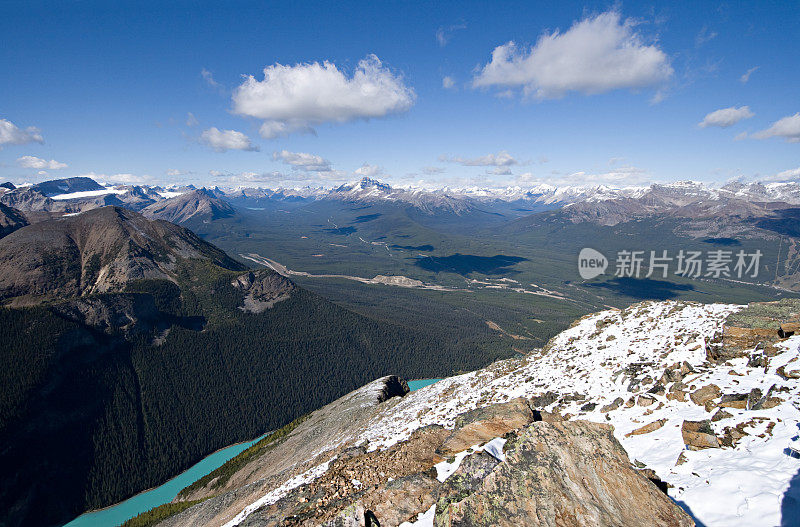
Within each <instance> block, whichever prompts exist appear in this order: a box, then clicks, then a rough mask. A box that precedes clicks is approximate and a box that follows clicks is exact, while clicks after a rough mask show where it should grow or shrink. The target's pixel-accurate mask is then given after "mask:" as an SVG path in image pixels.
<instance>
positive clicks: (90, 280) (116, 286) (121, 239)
mask: <svg viewBox="0 0 800 527" xmlns="http://www.w3.org/2000/svg"><path fill="white" fill-rule="evenodd" d="M191 258H205V259H209V260H211V261H212V262H213V263H215V264H217V265H219V266H221V267H224V268H226V269H231V270H242V269H244V267H243V266H242V265H241V264H239V263H237V262H235V261H234V260H232V259H231V258H229V257H228V256H227V255H226V254H225V253H224V252H222V251H220V250H219V249H217V248H216V247H214V246H212V245H210V244H208V243H206V242H204V241H202V240H201V239H200V238H198V237H197V236H196V235H194V234H193V233H192V232H190V231H188V230H186V229H183V228H182V227H178V226H177V225H173V224H171V223H167V222H164V221H150V220H148V219H147V218H145V217H144V216H142V215H141V214H138V213H136V212H133V211H130V210H126V209H121V208H117V207H103V208H99V209H95V210H90V211H87V212H84V213H82V214H79V215H77V216H68V217H63V218H59V219H54V220H48V221H43V222H40V223H35V224H33V225H28V226H26V227H23V228H21V229H18V230H17V231H15V232H13V233H12V234H10V235H8V236H6V237H4V238H3V239H2V240H0V302H4V303H9V302H10V303H13V304H15V305H22V304H30V303H37V302H38V301H41V300H44V299H48V298H67V297H72V296H79V295H82V294H88V293H101V292H115V291H121V290H122V289H124V287H125V284H126V283H127V282H128V281H130V280H135V279H172V278H173V277H174V273H175V271H176V264H177V263H178V261H179V260H180V259H191Z"/></svg>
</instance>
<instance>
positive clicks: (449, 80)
mask: <svg viewBox="0 0 800 527" xmlns="http://www.w3.org/2000/svg"><path fill="white" fill-rule="evenodd" d="M455 85H456V81H455V80H453V77H444V78H442V88H444V89H445V90H449V89H450V88H452V87H453V86H455Z"/></svg>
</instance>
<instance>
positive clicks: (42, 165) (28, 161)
mask: <svg viewBox="0 0 800 527" xmlns="http://www.w3.org/2000/svg"><path fill="white" fill-rule="evenodd" d="M17 164H18V165H19V166H21V167H23V168H35V169H38V170H59V169H61V168H67V166H68V165H67V164H66V163H60V162H58V161H56V160H55V159H51V160H50V161H48V160H47V159H42V158H40V157H34V156H22V157H20V158H17Z"/></svg>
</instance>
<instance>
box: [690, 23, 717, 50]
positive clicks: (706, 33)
mask: <svg viewBox="0 0 800 527" xmlns="http://www.w3.org/2000/svg"><path fill="white" fill-rule="evenodd" d="M715 38H717V32H716V31H711V30H710V29H708V26H703V28H702V29H701V30H700V32H699V33H698V34H697V36H696V37H695V39H694V43H695V45H697V47H700V46H702V45H703V44H705V43H706V42H709V41H711V40H714V39H715Z"/></svg>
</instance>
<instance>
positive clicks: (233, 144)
mask: <svg viewBox="0 0 800 527" xmlns="http://www.w3.org/2000/svg"><path fill="white" fill-rule="evenodd" d="M200 142H201V143H203V144H205V145H207V146H209V147H211V148H212V149H213V150H214V151H216V152H225V151H227V150H248V151H251V152H257V151H258V147H257V146H255V145H253V143H251V142H250V138H249V137H247V136H246V135H244V134H243V133H242V132H237V131H236V130H220V129H218V128H216V127H213V126H212V127H211V128H209V129H208V130H205V131H204V132H203V133H202V134H200Z"/></svg>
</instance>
